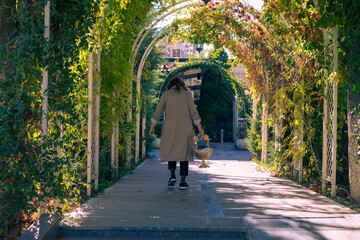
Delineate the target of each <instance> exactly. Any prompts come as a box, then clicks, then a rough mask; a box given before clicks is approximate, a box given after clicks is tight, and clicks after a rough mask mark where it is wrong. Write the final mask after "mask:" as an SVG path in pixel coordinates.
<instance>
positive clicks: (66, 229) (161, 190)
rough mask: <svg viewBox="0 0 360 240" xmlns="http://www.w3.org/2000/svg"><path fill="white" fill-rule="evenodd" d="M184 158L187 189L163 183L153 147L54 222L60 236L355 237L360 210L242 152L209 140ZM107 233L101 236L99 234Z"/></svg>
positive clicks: (163, 174) (163, 169)
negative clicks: (203, 153) (198, 157)
mask: <svg viewBox="0 0 360 240" xmlns="http://www.w3.org/2000/svg"><path fill="white" fill-rule="evenodd" d="M212 147H214V153H213V155H212V157H211V158H210V160H209V161H207V163H208V164H209V165H210V168H208V169H199V168H198V166H199V165H200V162H199V161H195V162H193V163H192V164H190V173H189V177H188V178H187V182H188V183H189V185H190V188H189V189H188V190H179V189H178V182H179V178H180V177H179V176H178V170H177V178H178V182H177V185H176V186H175V187H168V186H167V180H168V178H169V171H168V170H167V165H166V164H164V163H161V162H160V161H159V151H158V150H155V151H154V152H153V155H154V156H153V157H152V158H151V159H148V160H146V161H145V162H144V163H143V164H142V165H141V166H139V167H138V168H137V169H136V170H135V171H134V172H133V174H130V175H128V176H127V177H125V178H123V179H122V180H121V181H119V182H118V183H116V184H115V185H114V186H113V187H111V188H109V189H107V190H106V191H105V194H103V195H101V196H100V197H98V198H93V199H91V200H89V201H88V202H87V203H86V204H83V205H82V206H81V207H80V208H78V209H77V210H76V211H74V212H72V213H71V214H70V215H68V216H67V217H66V218H65V219H64V220H63V221H62V222H61V227H60V234H61V235H63V238H62V239H67V240H70V239H73V240H74V239H91V238H93V239H95V238H96V239H100V238H101V239H110V238H111V237H113V238H112V239H114V238H120V237H121V239H195V238H196V239H220V238H221V239H224V238H227V239H259V240H263V239H264V240H267V239H301V240H303V239H341V240H346V239H349V240H350V239H351V240H356V239H360V214H357V213H356V212H354V211H352V210H350V209H349V208H346V207H344V206H342V205H340V204H338V203H336V202H334V201H333V200H331V199H328V198H325V197H323V196H321V195H318V194H316V193H315V192H312V191H310V190H308V189H306V188H304V187H301V186H299V185H297V184H295V183H294V182H291V181H289V180H286V179H283V178H278V177H272V176H271V175H270V174H269V173H266V172H259V171H257V170H256V166H257V165H256V164H255V163H253V162H251V161H249V158H250V153H249V152H248V151H240V150H236V149H234V146H233V144H229V143H226V144H212ZM106 237H108V238H106Z"/></svg>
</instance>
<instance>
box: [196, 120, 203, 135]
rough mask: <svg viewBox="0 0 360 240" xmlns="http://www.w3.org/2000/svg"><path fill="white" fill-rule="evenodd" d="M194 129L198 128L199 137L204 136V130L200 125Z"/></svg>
mask: <svg viewBox="0 0 360 240" xmlns="http://www.w3.org/2000/svg"><path fill="white" fill-rule="evenodd" d="M196 127H197V128H198V130H199V133H200V135H203V136H204V130H203V129H202V127H201V123H198V124H197V125H196Z"/></svg>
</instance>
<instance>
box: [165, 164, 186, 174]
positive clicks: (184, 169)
mask: <svg viewBox="0 0 360 240" xmlns="http://www.w3.org/2000/svg"><path fill="white" fill-rule="evenodd" d="M168 168H169V170H170V169H172V168H173V169H176V161H172V162H168ZM188 174H189V162H188V161H180V176H187V175H188Z"/></svg>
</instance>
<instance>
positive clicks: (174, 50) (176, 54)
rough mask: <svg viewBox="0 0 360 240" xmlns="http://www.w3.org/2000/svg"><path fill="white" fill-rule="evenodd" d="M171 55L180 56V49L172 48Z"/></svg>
mask: <svg viewBox="0 0 360 240" xmlns="http://www.w3.org/2000/svg"><path fill="white" fill-rule="evenodd" d="M172 57H180V49H173V50H172Z"/></svg>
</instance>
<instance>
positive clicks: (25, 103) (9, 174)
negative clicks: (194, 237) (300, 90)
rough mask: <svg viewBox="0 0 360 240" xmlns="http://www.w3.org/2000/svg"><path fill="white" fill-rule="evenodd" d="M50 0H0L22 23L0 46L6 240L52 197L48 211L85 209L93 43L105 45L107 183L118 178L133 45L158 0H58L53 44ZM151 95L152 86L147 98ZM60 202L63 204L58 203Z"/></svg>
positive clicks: (103, 168)
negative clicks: (45, 103) (113, 154)
mask: <svg viewBox="0 0 360 240" xmlns="http://www.w3.org/2000/svg"><path fill="white" fill-rule="evenodd" d="M9 2H10V1H9ZM46 2H47V1H46V0H37V1H16V2H15V1H14V5H13V6H12V8H10V7H9V8H7V7H8V6H5V5H4V6H1V8H2V9H1V10H2V12H6V13H12V20H13V21H14V22H15V23H16V24H15V26H16V27H15V28H13V29H11V32H6V33H5V34H6V36H5V39H9V40H8V41H5V40H4V41H3V40H2V41H3V42H4V44H1V45H0V66H1V69H0V79H1V81H0V136H1V138H0V153H1V154H0V155H1V157H0V159H1V162H0V237H4V236H6V235H7V234H8V233H9V232H10V231H11V230H12V232H13V234H15V236H16V234H17V233H18V231H20V230H21V227H23V226H24V224H25V223H26V224H28V223H30V222H31V221H33V220H34V219H36V218H37V216H38V210H39V205H40V204H41V202H45V205H46V212H54V211H60V212H64V211H66V210H68V209H69V208H71V207H73V206H76V205H78V204H79V202H80V199H81V198H82V197H83V196H84V193H85V189H86V160H87V148H86V146H87V136H88V135H87V130H88V129H87V122H88V121H87V120H88V119H87V118H88V63H89V60H88V57H89V52H90V51H92V50H93V49H94V50H95V49H96V48H98V47H100V48H101V50H102V51H101V68H100V69H97V71H98V70H99V71H100V74H98V72H97V73H96V74H95V81H96V82H99V83H100V82H101V87H100V92H96V93H97V94H100V98H101V101H100V102H101V111H100V114H101V115H100V118H101V119H102V121H101V124H100V153H99V158H100V174H99V182H100V186H99V188H100V189H102V188H103V187H104V186H106V184H107V183H108V182H109V181H113V180H114V179H113V175H112V171H113V170H112V168H111V166H110V146H111V134H112V129H111V126H112V123H113V122H114V120H115V121H118V122H119V123H120V127H119V135H120V140H119V143H118V146H119V157H120V159H121V160H122V159H124V148H125V142H124V139H123V138H122V136H123V135H124V133H125V132H126V133H127V132H129V131H132V130H133V129H134V125H135V124H134V123H133V122H131V123H127V124H126V123H125V115H126V113H127V112H128V111H132V108H131V107H132V106H133V104H131V103H130V104H129V103H127V102H126V99H127V97H128V95H129V94H130V93H131V92H132V89H133V87H132V84H133V79H134V76H133V74H132V73H131V61H130V59H132V58H133V56H132V51H131V48H132V44H133V41H134V39H135V37H136V35H137V33H138V32H139V31H140V29H141V27H142V26H143V25H144V24H145V23H146V21H147V19H148V16H149V14H150V11H151V10H152V8H153V5H152V3H151V2H150V1H144V0H133V1H126V0H124V1H117V0H110V1H107V2H106V3H105V2H103V1H93V0H84V1H62V0H61V1H57V0H52V1H51V11H50V12H51V17H50V19H51V21H50V24H51V26H50V30H51V34H50V38H49V40H48V41H47V40H46V39H44V7H45V4H46ZM15 4H16V5H15ZM8 15H9V14H8ZM99 32H101V38H99V34H98V33H99ZM8 35H9V37H8ZM3 37H4V36H2V39H3ZM150 37H151V34H150ZM95 53H99V49H96V51H95ZM159 59H160V53H158V52H157V53H156V52H154V51H153V53H152V54H150V57H149V60H148V61H149V63H151V64H152V66H150V64H148V65H146V66H145V69H144V72H145V73H147V75H148V76H152V73H151V71H152V70H153V69H156V68H157V64H158V63H159ZM45 66H46V68H47V70H48V72H49V88H48V91H47V93H48V96H49V113H48V116H47V118H48V132H47V135H46V142H45V143H44V144H42V141H41V140H42V139H41V115H42V110H41V104H42V98H43V94H42V74H43V69H44V68H45ZM152 78H154V77H152ZM149 91H150V90H149V89H146V90H145V93H144V94H145V95H146V94H147V93H148V92H149ZM133 94H134V95H135V96H136V94H137V93H136V92H133ZM150 99H151V97H150ZM113 108H114V109H116V111H115V112H113V111H112V109H113ZM119 167H120V175H121V174H123V173H125V172H126V171H127V168H126V167H124V163H123V161H120V163H119ZM59 200H60V201H61V204H56V205H55V203H56V202H58V201H59ZM56 207H59V208H58V209H55V208H56Z"/></svg>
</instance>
